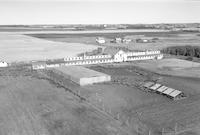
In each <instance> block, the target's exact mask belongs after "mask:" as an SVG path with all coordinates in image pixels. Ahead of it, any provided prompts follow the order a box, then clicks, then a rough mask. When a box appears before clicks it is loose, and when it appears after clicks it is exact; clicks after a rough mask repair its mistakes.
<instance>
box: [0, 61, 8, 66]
mask: <svg viewBox="0 0 200 135" xmlns="http://www.w3.org/2000/svg"><path fill="white" fill-rule="evenodd" d="M7 66H8V63H7V62H4V61H0V67H7Z"/></svg>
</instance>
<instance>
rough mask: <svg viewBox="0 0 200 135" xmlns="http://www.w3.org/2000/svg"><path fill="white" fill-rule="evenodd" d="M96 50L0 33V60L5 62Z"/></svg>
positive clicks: (74, 44)
mask: <svg viewBox="0 0 200 135" xmlns="http://www.w3.org/2000/svg"><path fill="white" fill-rule="evenodd" d="M96 48H97V46H94V45H85V44H81V43H61V42H54V41H48V40H44V39H38V38H33V37H30V36H25V35H20V34H14V33H0V56H1V57H0V60H3V61H6V62H16V61H31V60H45V59H57V58H64V57H71V56H76V55H77V54H80V53H83V52H86V51H91V50H94V49H96Z"/></svg>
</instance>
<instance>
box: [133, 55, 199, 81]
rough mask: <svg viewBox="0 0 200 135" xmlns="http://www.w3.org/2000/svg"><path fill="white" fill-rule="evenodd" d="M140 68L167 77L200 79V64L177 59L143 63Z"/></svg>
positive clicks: (138, 63)
mask: <svg viewBox="0 0 200 135" xmlns="http://www.w3.org/2000/svg"><path fill="white" fill-rule="evenodd" d="M135 64H136V65H137V66H138V67H141V68H144V69H147V70H150V71H153V72H156V73H159V74H165V75H171V76H181V77H191V78H200V74H199V73H200V63H197V62H192V61H187V60H181V59H176V58H169V59H163V60H158V61H141V62H137V63H135Z"/></svg>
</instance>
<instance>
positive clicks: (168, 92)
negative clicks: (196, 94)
mask: <svg viewBox="0 0 200 135" xmlns="http://www.w3.org/2000/svg"><path fill="white" fill-rule="evenodd" d="M174 90H175V89H172V88H168V89H167V90H165V91H164V92H163V94H166V95H169V94H170V93H172V92H173V91H174Z"/></svg>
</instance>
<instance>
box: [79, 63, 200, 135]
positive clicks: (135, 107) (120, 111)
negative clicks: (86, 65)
mask: <svg viewBox="0 0 200 135" xmlns="http://www.w3.org/2000/svg"><path fill="white" fill-rule="evenodd" d="M90 68H92V69H93V70H97V71H101V72H105V73H107V74H110V75H111V76H112V82H111V83H105V84H95V85H93V86H86V87H84V88H85V89H84V92H83V93H82V94H86V95H87V96H88V97H89V98H91V99H95V98H96V99H97V100H96V102H99V104H100V105H102V104H104V106H106V107H107V108H110V109H111V111H112V113H113V115H115V116H116V117H117V115H118V117H119V118H120V119H121V120H122V121H123V122H126V120H128V121H129V124H130V128H134V129H135V130H137V129H138V127H137V126H139V125H141V123H143V126H144V125H146V126H147V127H146V126H144V127H145V128H147V130H151V132H153V134H155V135H157V134H158V135H159V134H161V131H162V129H163V128H164V130H165V132H174V128H175V126H176V124H177V129H178V130H179V131H181V130H186V129H187V130H188V128H190V129H192V128H195V127H196V128H199V126H198V124H199V123H200V121H199V119H200V118H199V116H200V109H199V108H200V106H199V103H200V100H199V96H200V91H199V86H200V85H199V79H194V78H185V77H174V76H165V75H159V74H155V73H152V72H150V71H148V70H143V69H140V68H137V67H135V64H133V65H131V64H129V65H117V66H116V65H113V66H107V65H105V66H92V67H90ZM145 80H152V81H155V80H156V81H158V82H159V83H161V84H163V85H166V86H168V87H172V88H174V89H178V90H181V91H183V92H184V93H185V94H186V96H187V98H186V99H183V100H179V101H173V100H171V99H169V98H167V97H165V96H163V95H159V94H156V93H150V92H145V91H143V90H140V89H138V88H137V87H135V85H136V84H139V83H140V82H142V81H145ZM106 107H105V108H106ZM134 126H136V127H134ZM145 128H144V129H145Z"/></svg>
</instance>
